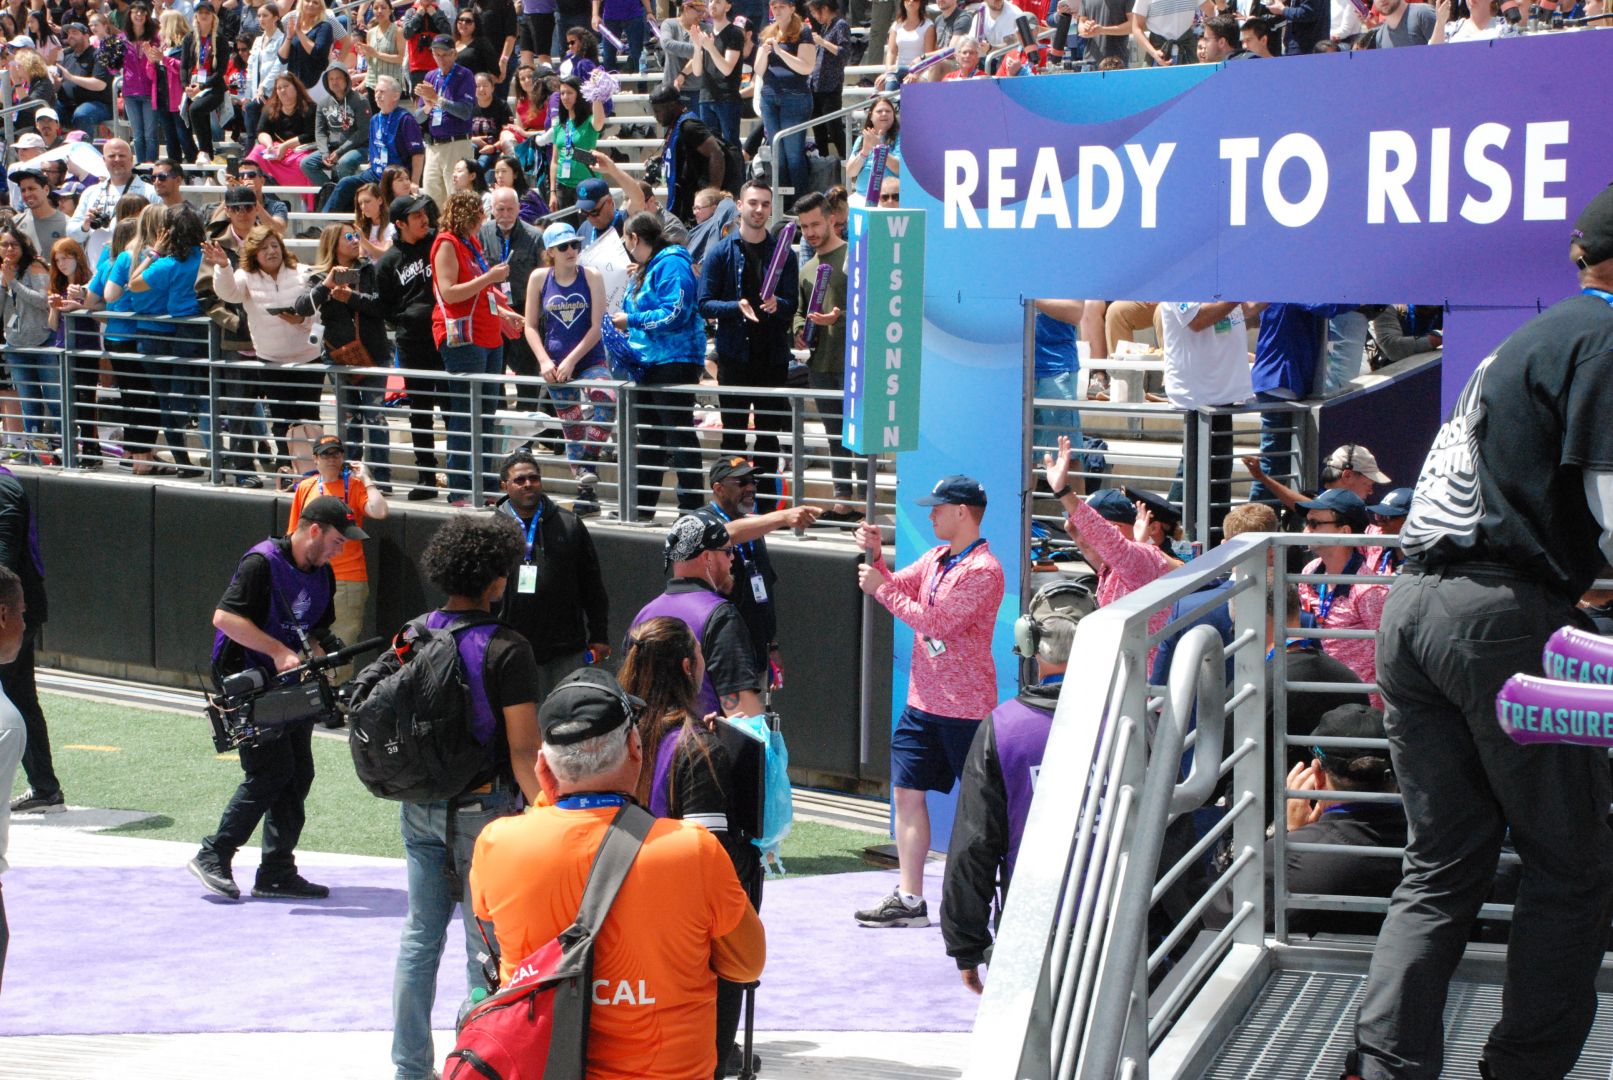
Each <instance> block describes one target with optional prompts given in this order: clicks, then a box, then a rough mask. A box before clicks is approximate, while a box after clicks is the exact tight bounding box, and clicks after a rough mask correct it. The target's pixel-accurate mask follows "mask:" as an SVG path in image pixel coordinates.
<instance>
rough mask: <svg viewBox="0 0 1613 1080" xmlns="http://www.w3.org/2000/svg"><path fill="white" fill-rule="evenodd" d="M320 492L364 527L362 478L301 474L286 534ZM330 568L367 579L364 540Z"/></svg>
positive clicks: (346, 548)
mask: <svg viewBox="0 0 1613 1080" xmlns="http://www.w3.org/2000/svg"><path fill="white" fill-rule="evenodd" d="M321 495H332V496H335V497H336V498H338V499H340V500H342V501H343V502H344V503H346V504H347V505H348V507H349V508H350V509H351V510H352V511H353V520H354V521H356V522H357V523H358V525H359V527H360V528H363V527H364V506H365V504H366V503H367V502H369V498H370V489H369V488H368V487H366V486H365V484H364V481H363V480H362V479H360V478H359V477H357V476H349V477H347V478H346V479H345V480H344V479H336V480H332V481H331V482H330V483H328V484H326V483H324V481H322V480H320V479H319V477H318V476H317V475H316V476H305V477H303V480H302V483H300V484H298V485H297V493H296V494H295V495H293V496H292V498H291V521H290V522H289V523H288V524H287V525H286V534H287V535H290V534H291V531H292V530H293V529H295V528H296V527H297V519H298V518H299V517H301V516H302V508H303V505H304V504H305V503H307V502H308V500H310V499H317V498H318V497H319V496H321ZM330 568H331V570H332V571H334V572H335V574H336V580H337V581H368V580H370V572H369V568H368V567H367V566H366V565H365V563H364V541H362V540H349V541H348V542H347V543H345V544H343V545H342V550H341V551H339V552H337V554H336V557H335V558H334V559H332V560H331V561H330ZM713 1037H714V1038H715V1036H713Z"/></svg>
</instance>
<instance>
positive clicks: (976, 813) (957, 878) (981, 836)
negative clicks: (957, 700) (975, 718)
mask: <svg viewBox="0 0 1613 1080" xmlns="http://www.w3.org/2000/svg"><path fill="white" fill-rule="evenodd" d="M1060 689H1062V687H1061V686H1060V685H1058V684H1054V685H1051V686H1028V687H1026V688H1025V689H1024V690H1022V691H1020V693H1019V700H1020V701H1021V702H1023V703H1024V704H1026V705H1029V706H1030V707H1031V708H1033V709H1039V710H1041V711H1042V712H1046V713H1051V712H1052V711H1053V709H1054V708H1055V707H1056V706H1057V705H1058V700H1059V690H1060ZM1008 833H1009V823H1008V789H1007V786H1006V785H1005V784H1004V783H1003V772H1002V765H1001V763H1000V762H999V761H998V758H997V736H996V729H995V727H994V726H993V725H992V721H991V717H989V716H988V717H986V719H984V720H982V721H981V722H980V727H979V728H978V729H977V730H976V731H975V738H974V742H973V743H971V744H970V745H969V756H968V758H967V759H966V760H965V761H964V763H963V777H962V779H961V781H960V782H959V784H958V808H957V810H956V811H955V813H954V815H953V818H952V842H951V843H950V844H949V845H948V846H947V868H946V877H945V878H944V879H943V883H942V885H941V937H942V938H943V939H944V940H945V942H946V948H947V955H948V956H950V957H952V958H953V959H954V960H956V961H957V962H958V968H959V969H960V970H963V969H966V968H972V967H978V966H979V965H981V964H983V963H985V962H986V960H987V958H988V957H989V955H990V953H991V934H992V930H993V928H994V927H995V926H996V922H997V918H998V917H1000V915H1001V912H1002V901H1003V900H1005V899H1007V897H1008V867H1007V859H1008ZM993 905H995V906H996V911H995V912H994V911H993V910H992V909H993Z"/></svg>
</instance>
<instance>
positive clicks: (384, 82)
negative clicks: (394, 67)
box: [375, 75, 403, 94]
mask: <svg viewBox="0 0 1613 1080" xmlns="http://www.w3.org/2000/svg"><path fill="white" fill-rule="evenodd" d="M388 87H390V88H391V89H393V90H396V91H397V92H398V93H400V94H401V93H403V84H402V83H400V82H398V80H397V79H394V78H393V77H392V76H390V75H380V76H377V77H376V80H375V89H376V90H385V89H387V88H388Z"/></svg>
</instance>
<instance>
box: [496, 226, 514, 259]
mask: <svg viewBox="0 0 1613 1080" xmlns="http://www.w3.org/2000/svg"><path fill="white" fill-rule="evenodd" d="M513 239H515V234H514V233H513V232H511V233H510V234H509V235H508V236H506V235H504V234H502V233H501V234H500V235H499V242H500V243H502V244H503V245H504V254H503V256H502V257H501V258H500V259H499V261H500V262H509V261H510V241H511V240H513Z"/></svg>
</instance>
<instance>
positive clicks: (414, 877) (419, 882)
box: [392, 785, 515, 1080]
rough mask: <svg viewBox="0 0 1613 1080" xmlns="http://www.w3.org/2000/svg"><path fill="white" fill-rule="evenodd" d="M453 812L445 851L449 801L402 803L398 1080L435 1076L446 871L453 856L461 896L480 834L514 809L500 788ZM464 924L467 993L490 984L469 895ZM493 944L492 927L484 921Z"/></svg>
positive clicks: (395, 984)
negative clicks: (405, 907) (404, 896)
mask: <svg viewBox="0 0 1613 1080" xmlns="http://www.w3.org/2000/svg"><path fill="white" fill-rule="evenodd" d="M459 802H460V805H459V806H457V807H456V808H455V810H454V850H453V852H452V853H450V852H449V850H448V803H446V802H435V803H426V804H425V805H415V804H413V803H404V804H403V806H402V813H401V817H402V829H403V859H404V864H405V866H406V867H407V869H408V873H409V914H408V915H407V916H406V917H405V918H404V922H403V939H402V940H401V941H400V942H398V964H397V967H396V969H394V972H393V976H392V1064H393V1065H394V1066H396V1067H397V1076H398V1080H416V1078H420V1077H428V1076H430V1075H431V1074H432V1073H431V1070H432V1067H433V1064H434V1062H435V1061H436V1058H435V1056H434V1054H433V1051H432V1046H431V1006H432V1005H433V1004H434V1003H435V1001H436V997H437V965H438V964H440V963H441V962H442V953H443V948H444V946H445V945H446V944H447V941H448V922H449V920H450V919H452V918H453V916H454V902H455V900H456V897H455V896H454V895H453V889H452V882H451V881H450V879H449V878H448V876H447V875H446V874H445V873H444V871H445V870H446V869H447V867H448V865H449V862H448V860H449V858H450V855H451V857H452V859H453V866H454V868H455V870H457V871H458V874H459V880H460V882H461V885H462V891H464V892H467V893H468V891H469V889H468V884H467V883H468V882H469V880H470V858H471V853H472V852H473V851H474V850H475V848H476V837H477V836H478V835H479V834H480V833H481V831H482V829H483V828H484V827H486V825H487V823H488V822H490V821H493V820H494V819H495V818H500V817H504V816H505V815H506V814H509V813H511V812H513V810H514V804H515V797H514V794H513V793H512V792H510V791H509V790H508V789H506V788H504V787H502V786H498V785H495V787H494V789H493V791H492V792H491V793H489V794H487V795H482V796H479V797H475V798H472V799H464V798H461V799H460V800H459ZM460 919H461V921H462V922H463V923H464V926H465V989H466V994H467V996H468V995H469V993H470V991H471V990H474V989H475V988H476V987H478V986H486V985H487V983H486V981H485V980H484V978H483V975H482V965H481V959H480V958H481V956H482V955H483V954H484V953H486V951H487V947H486V946H485V945H483V944H482V935H481V931H480V930H479V929H478V928H477V920H476V914H475V912H474V911H473V910H472V908H471V904H470V899H469V897H468V896H466V897H465V898H464V899H463V901H462V902H461V903H460ZM484 925H485V926H486V928H487V936H488V938H489V940H491V939H492V937H493V925H492V923H486V924H484Z"/></svg>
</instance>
